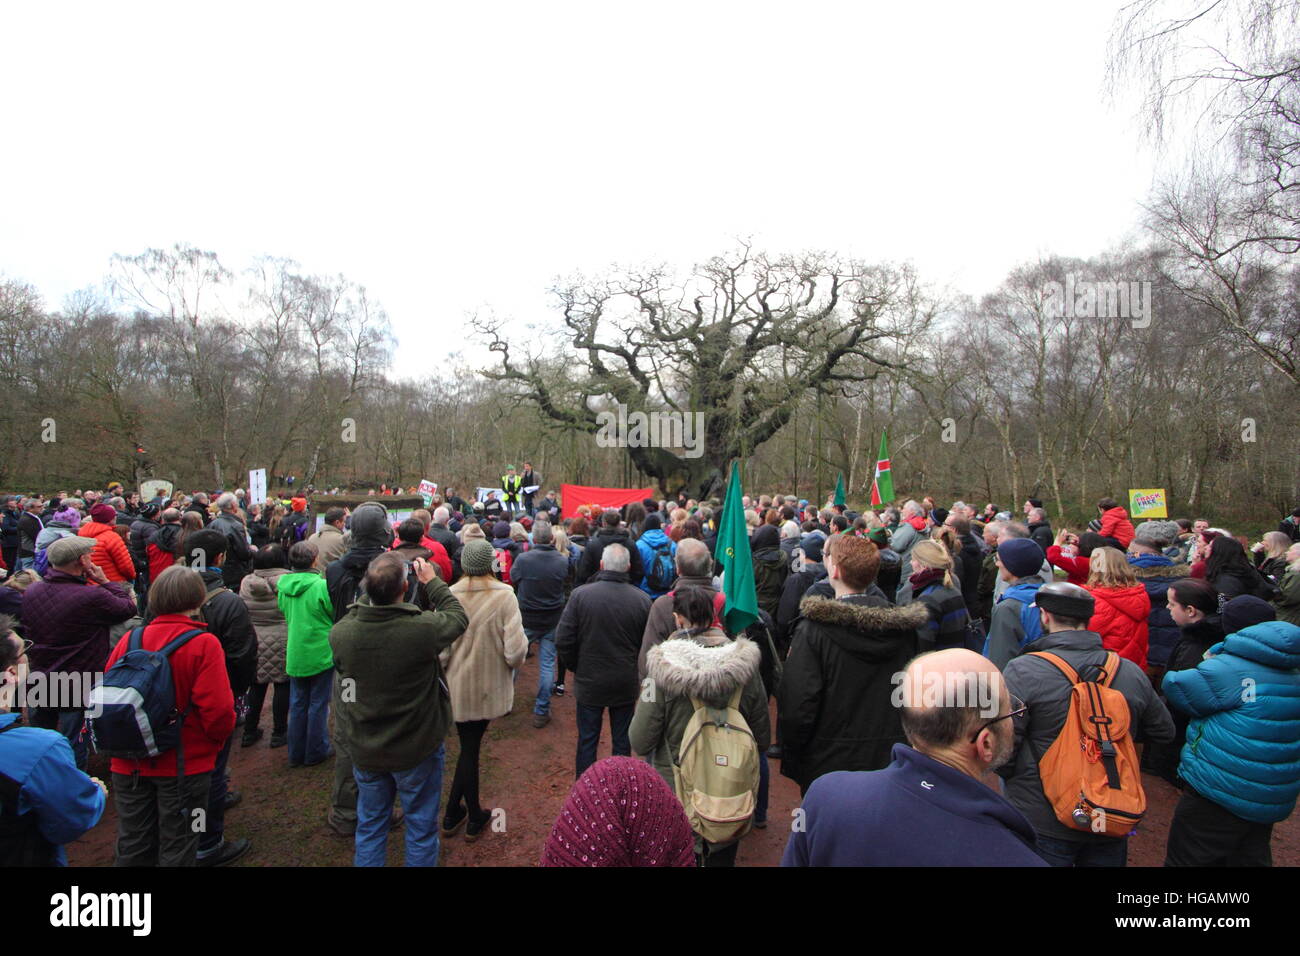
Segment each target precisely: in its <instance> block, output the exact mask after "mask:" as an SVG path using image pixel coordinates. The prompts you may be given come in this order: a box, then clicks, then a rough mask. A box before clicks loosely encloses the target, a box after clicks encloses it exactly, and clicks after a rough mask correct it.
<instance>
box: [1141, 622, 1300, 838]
mask: <svg viewBox="0 0 1300 956" xmlns="http://www.w3.org/2000/svg"><path fill="white" fill-rule="evenodd" d="M1297 668H1300V627H1297V626H1296V625H1294V624H1288V623H1286V622H1285V621H1266V622H1265V623H1263V624H1256V625H1254V626H1252V627H1247V628H1243V629H1242V630H1240V631H1238V632H1237V633H1235V634H1229V635H1228V636H1227V638H1225V639H1224V640H1223V642H1222V643H1219V644H1216V645H1214V646H1213V647H1211V648H1210V650H1209V652H1208V655H1207V657H1206V659H1205V660H1203V661H1202V662H1201V663H1200V664H1198V665H1197V666H1196V667H1195V668H1194V669H1191V670H1183V671H1173V672H1171V673H1168V674H1166V675H1165V679H1164V683H1163V685H1162V687H1163V690H1164V694H1165V698H1166V700H1167V701H1168V703H1169V706H1170V707H1175V708H1177V709H1179V710H1181V711H1184V712H1185V713H1188V714H1191V715H1192V717H1193V718H1195V719H1193V720H1192V722H1191V723H1190V724H1189V725H1188V728H1187V743H1186V744H1185V745H1184V746H1183V754H1182V763H1181V764H1180V765H1179V768H1178V772H1179V774H1181V775H1182V777H1183V779H1185V780H1186V781H1187V782H1188V783H1189V784H1191V785H1192V786H1193V787H1194V788H1196V790H1197V791H1198V792H1199V793H1201V794H1202V795H1203V796H1205V797H1207V798H1208V799H1210V800H1213V801H1214V802H1215V803H1217V804H1219V805H1220V806H1222V807H1224V808H1225V809H1227V810H1229V811H1231V812H1232V813H1235V814H1236V815H1237V816H1239V817H1241V818H1242V819H1244V820H1250V821H1252V822H1254V823H1278V822H1280V821H1282V820H1285V819H1286V818H1287V817H1289V816H1290V815H1291V811H1292V810H1294V809H1295V804H1296V797H1297V796H1298V795H1300V670H1297Z"/></svg>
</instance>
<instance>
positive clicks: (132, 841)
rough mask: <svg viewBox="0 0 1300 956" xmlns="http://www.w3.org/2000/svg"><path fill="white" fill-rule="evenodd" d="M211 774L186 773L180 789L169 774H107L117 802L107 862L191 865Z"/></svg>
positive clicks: (199, 834) (116, 864)
mask: <svg viewBox="0 0 1300 956" xmlns="http://www.w3.org/2000/svg"><path fill="white" fill-rule="evenodd" d="M211 776H212V775H211V774H210V773H194V774H190V775H188V776H186V777H185V778H184V780H185V782H184V785H183V788H182V785H181V784H180V782H179V781H178V780H177V779H176V778H175V777H136V776H132V775H131V774H125V773H115V774H113V776H112V780H113V791H112V792H113V802H114V804H115V805H116V806H117V852H116V854H115V858H114V860H113V865H114V866H194V865H195V860H196V858H197V856H198V852H199V838H200V837H201V836H202V834H203V831H204V830H205V828H206V820H205V819H204V816H205V814H206V808H207V805H208V790H209V787H210V778H211ZM182 810H184V811H185V812H184V813H182Z"/></svg>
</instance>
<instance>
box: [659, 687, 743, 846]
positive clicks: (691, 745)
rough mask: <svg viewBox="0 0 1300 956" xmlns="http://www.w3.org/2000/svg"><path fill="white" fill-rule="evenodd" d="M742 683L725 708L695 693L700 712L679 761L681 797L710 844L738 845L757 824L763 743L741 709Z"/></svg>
mask: <svg viewBox="0 0 1300 956" xmlns="http://www.w3.org/2000/svg"><path fill="white" fill-rule="evenodd" d="M743 691H744V687H743V686H741V687H737V688H736V690H735V692H734V693H733V694H732V695H731V699H730V700H729V701H727V706H726V708H725V709H722V710H719V709H717V708H714V707H710V706H708V705H707V704H705V703H704V702H703V701H700V700H698V699H696V698H694V697H692V698H691V699H690V700H691V705H692V706H693V707H694V708H695V712H694V713H693V714H692V715H691V719H690V721H689V722H687V724H686V730H685V731H684V732H683V733H682V744H681V747H680V748H678V752H677V756H676V757H675V758H674V759H673V782H674V784H675V788H676V790H677V798H678V799H679V800H681V802H682V807H683V808H684V809H685V810H686V817H687V819H689V820H690V822H691V829H692V830H694V831H695V832H696V834H698V835H699V836H700V837H702V838H703V839H705V840H707V841H708V842H710V843H732V842H734V841H736V840H739V839H740V838H741V837H743V836H744V835H745V834H746V833H748V832H749V830H750V827H752V826H753V822H754V809H755V806H756V804H757V797H758V782H759V767H758V761H759V754H758V742H757V741H756V740H754V734H753V732H752V731H750V729H749V724H748V723H746V721H745V718H744V716H743V715H742V714H741V713H740V709H739V704H740V695H741V693H742V692H743Z"/></svg>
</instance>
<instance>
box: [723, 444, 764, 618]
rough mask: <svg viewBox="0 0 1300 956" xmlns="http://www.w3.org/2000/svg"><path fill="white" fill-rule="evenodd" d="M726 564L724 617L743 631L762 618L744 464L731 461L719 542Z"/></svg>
mask: <svg viewBox="0 0 1300 956" xmlns="http://www.w3.org/2000/svg"><path fill="white" fill-rule="evenodd" d="M716 556H717V560H718V563H719V564H721V565H722V568H723V572H722V592H723V594H725V595H726V599H727V600H726V603H725V604H724V605H723V612H722V620H723V623H724V624H726V626H727V630H728V631H730V632H731V633H732V634H739V633H740V632H741V631H743V630H744V629H745V628H747V627H749V625H751V624H753V623H754V622H755V621H757V620H758V592H757V591H756V590H755V589H754V562H753V559H752V558H751V557H750V551H749V526H748V525H746V524H745V509H744V508H743V507H742V506H741V504H740V465H739V463H738V462H732V463H731V480H730V481H729V482H727V497H726V500H725V501H724V502H723V505H722V524H721V525H720V526H719V528H718V542H717V546H716Z"/></svg>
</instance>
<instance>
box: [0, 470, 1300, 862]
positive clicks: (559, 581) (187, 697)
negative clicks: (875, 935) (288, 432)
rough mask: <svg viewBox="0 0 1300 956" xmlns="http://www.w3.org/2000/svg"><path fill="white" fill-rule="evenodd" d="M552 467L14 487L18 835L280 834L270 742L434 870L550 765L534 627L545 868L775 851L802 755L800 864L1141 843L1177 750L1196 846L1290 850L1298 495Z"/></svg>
mask: <svg viewBox="0 0 1300 956" xmlns="http://www.w3.org/2000/svg"><path fill="white" fill-rule="evenodd" d="M540 482H541V479H540V476H539V475H538V474H537V473H536V472H535V471H534V470H533V468H532V465H531V463H529V462H525V463H524V466H523V469H522V470H519V469H515V468H514V467H513V466H509V465H508V466H507V467H506V468H505V469H504V474H503V475H502V476H501V492H502V494H501V495H500V497H499V498H498V497H497V496H496V495H495V492H493V491H489V492H488V493H487V494H485V495H484V499H485V500H483V501H473V502H471V501H469V500H467V499H465V498H463V497H461V496H459V495H455V494H454V492H453V491H452V490H451V489H447V491H446V494H445V495H443V494H436V493H435V494H433V495H430V496H429V500H428V501H427V506H426V507H424V508H417V509H413V510H412V511H411V512H410V513H409V514H404V515H403V514H395V513H394V509H393V508H391V507H390V505H389V504H386V503H385V496H383V495H375V496H368V497H366V498H365V500H364V501H363V502H361V503H355V501H353V502H349V503H348V504H351V505H352V506H345V503H344V502H342V501H340V503H339V504H331V503H330V499H331V495H328V494H325V495H317V496H316V497H315V498H314V499H313V500H312V502H310V503H309V501H308V498H307V497H306V495H304V494H293V495H292V496H291V497H289V498H287V499H284V500H279V501H276V500H272V501H268V502H265V503H262V504H257V505H253V504H250V503H249V501H248V498H247V495H246V494H245V493H244V491H243V490H242V489H240V490H238V491H236V492H225V493H222V492H217V493H207V492H195V493H193V494H190V495H184V494H182V495H174V496H166V495H159V496H156V497H154V498H151V499H150V500H148V501H144V500H142V496H141V495H139V494H138V493H132V494H125V493H124V492H125V490H124V489H121V488H111V489H107V490H106V491H105V492H99V491H97V490H90V491H86V492H79V493H77V494H75V495H72V494H60V495H53V496H48V497H46V496H43V495H30V496H10V497H9V498H7V499H6V500H5V501H4V502H3V505H4V509H5V515H6V521H10V523H12V524H13V525H14V529H13V538H12V546H10V544H9V540H10V539H9V538H6V547H5V550H4V554H3V561H4V564H5V570H6V571H7V576H6V579H5V583H4V584H3V585H2V586H0V615H4V616H0V665H3V668H2V670H3V674H4V685H3V686H4V691H3V693H4V697H3V703H4V705H5V712H4V714H3V715H2V716H0V784H2V785H3V786H4V787H6V788H8V789H7V790H6V793H7V794H8V795H9V796H10V798H16V802H7V803H6V805H7V806H12V807H16V808H17V812H16V813H13V814H11V815H10V816H9V817H8V818H7V819H8V820H9V823H8V825H7V826H6V828H5V829H4V830H3V833H2V834H0V857H2V858H3V859H4V860H5V861H6V862H8V863H9V864H10V865H50V864H54V865H60V864H64V863H66V859H67V856H66V851H65V849H64V847H65V845H66V844H68V843H70V842H72V841H75V840H77V839H79V838H81V837H82V836H83V835H84V834H86V833H87V832H89V831H92V830H93V829H94V828H95V827H102V826H107V825H108V824H106V823H104V822H102V820H101V818H102V816H103V814H104V812H105V810H106V808H107V809H111V810H112V816H113V819H114V820H115V823H114V824H113V825H114V826H115V827H116V835H115V838H114V845H115V850H114V858H115V862H116V863H117V864H118V865H122V866H150V865H177V866H196V865H197V866H222V865H226V864H229V863H232V862H234V861H236V860H240V859H243V858H246V857H247V858H252V859H258V857H259V856H260V855H261V854H267V855H266V856H262V857H261V858H260V859H258V862H264V863H272V864H273V863H275V862H276V860H275V859H274V857H273V855H271V854H270V853H269V851H268V850H266V849H265V848H263V847H259V846H257V845H255V844H256V842H257V841H256V840H255V839H253V838H250V837H249V836H246V835H242V834H241V833H240V830H241V823H240V816H241V810H240V808H241V807H243V808H248V807H250V806H258V805H260V804H261V803H263V802H264V801H269V800H271V799H273V798H272V797H271V794H270V792H269V790H268V789H267V788H266V787H265V786H264V784H265V783H266V781H265V780H263V779H260V778H258V777H256V776H253V777H251V778H249V779H244V780H241V781H240V783H241V787H240V788H239V789H235V788H234V787H233V786H232V783H233V781H232V779H231V775H230V770H229V766H230V756H231V752H232V746H233V742H234V741H235V740H236V738H238V739H239V742H240V749H241V750H245V749H249V748H257V747H261V746H265V747H267V748H268V749H269V750H271V751H278V753H275V754H272V755H271V756H270V758H269V759H270V760H271V766H272V768H273V769H272V770H271V771H269V772H270V773H272V774H293V773H298V772H301V771H300V770H299V768H302V767H311V766H316V765H319V764H325V763H330V764H332V769H333V774H332V778H331V779H332V784H331V786H330V787H329V793H328V794H322V797H323V798H327V799H328V803H329V805H330V809H329V811H328V814H327V816H326V817H325V819H323V820H322V821H320V823H321V824H322V825H326V826H328V828H329V831H330V832H332V833H334V834H337V835H338V836H339V837H340V838H343V839H347V840H349V841H351V843H352V846H353V850H354V852H353V859H354V862H355V863H356V865H358V866H382V865H384V864H385V862H386V860H387V858H388V844H389V836H390V834H391V833H394V832H396V831H402V832H401V836H402V840H401V842H402V843H403V844H404V848H405V852H404V858H405V861H406V863H407V865H412V866H436V865H438V862H439V859H440V856H441V855H442V847H443V845H444V844H445V842H446V841H449V840H459V841H461V842H463V843H464V844H466V845H468V846H472V845H474V844H475V843H477V842H479V841H483V840H488V841H490V840H491V839H492V834H493V833H494V832H495V830H494V825H495V824H494V820H495V817H494V810H493V802H494V801H496V800H498V799H499V797H500V795H501V791H507V792H509V791H511V790H512V788H515V787H520V786H523V785H525V784H526V781H525V780H524V779H523V778H522V777H521V776H519V775H520V774H523V773H524V771H523V770H515V771H512V772H511V773H507V774H505V775H504V776H503V775H502V774H501V773H499V772H493V773H491V774H489V775H488V776H487V778H486V779H487V780H488V781H489V782H490V788H489V789H490V791H491V792H490V793H488V794H487V795H484V794H481V793H480V784H481V782H482V780H483V779H484V766H485V764H491V762H492V761H493V759H494V756H493V754H494V750H495V749H496V747H497V744H496V741H497V740H498V739H500V738H499V736H494V735H493V734H492V733H490V732H489V731H490V729H491V728H493V726H494V725H496V724H499V723H500V722H501V721H503V720H504V719H505V718H506V717H508V716H509V715H510V714H511V713H512V712H513V711H514V709H515V707H516V706H517V704H516V696H517V695H516V690H517V686H518V681H517V677H518V674H519V672H520V670H521V669H522V668H523V667H524V666H525V662H526V661H527V660H528V659H529V658H531V657H533V656H534V655H535V656H536V657H537V660H538V674H537V681H536V684H535V685H533V684H526V685H525V686H524V694H525V700H527V701H529V703H528V710H529V712H530V719H529V721H528V725H529V729H528V730H526V731H523V732H524V733H526V734H531V735H535V739H536V740H538V741H539V742H542V741H544V742H545V743H546V745H547V746H548V747H549V746H557V745H558V746H563V747H565V748H567V749H568V752H570V753H571V754H572V755H573V761H572V779H573V781H574V783H573V788H572V791H571V792H570V793H569V794H568V799H567V800H566V801H565V802H564V805H563V808H562V809H561V810H560V812H559V815H558V816H557V817H556V818H555V820H554V825H553V827H551V829H550V835H549V837H547V838H546V839H545V840H544V841H542V842H540V843H539V844H538V845H537V847H536V848H535V852H536V855H537V859H538V860H539V861H540V862H541V863H542V865H546V866H572V865H578V866H586V865H592V866H595V865H611V866H626V865H648V866H682V865H698V866H714V867H729V866H736V865H743V864H745V863H746V862H747V860H746V847H747V838H750V836H751V834H753V833H755V832H756V831H762V830H765V829H767V828H768V826H769V809H770V806H771V803H772V792H773V784H774V780H775V779H780V778H781V777H784V778H789V779H790V780H792V781H793V782H794V783H795V784H796V785H797V787H798V790H799V794H800V804H799V806H797V807H796V808H795V812H794V814H793V819H794V824H793V825H792V826H791V830H790V833H789V836H788V838H786V839H785V841H784V855H783V858H782V860H781V862H782V864H783V865H786V866H822V865H832V866H842V865H915V866H970V865H976V866H983V865H988V866H1043V865H1053V866H1062V867H1065V866H1124V865H1125V864H1126V863H1127V861H1128V851H1129V847H1130V844H1131V842H1132V840H1133V839H1134V835H1135V834H1139V833H1142V832H1143V828H1144V824H1145V823H1146V820H1145V819H1144V818H1145V817H1146V816H1147V814H1148V811H1149V807H1150V801H1149V794H1150V787H1151V786H1152V784H1151V781H1152V780H1154V779H1157V778H1159V779H1160V780H1161V781H1163V782H1164V783H1171V784H1173V785H1174V786H1175V787H1177V788H1178V792H1179V796H1178V800H1177V806H1176V807H1175V808H1174V810H1173V816H1172V819H1171V820H1170V821H1169V835H1168V839H1167V845H1166V847H1165V851H1164V860H1165V862H1166V863H1167V864H1168V865H1171V866H1210V865H1243V866H1244V865H1264V866H1267V865H1270V864H1271V862H1272V845H1273V827H1274V826H1275V825H1276V824H1278V823H1281V822H1284V821H1286V820H1287V819H1288V818H1289V817H1290V816H1291V814H1292V812H1293V811H1294V808H1295V803H1296V799H1297V795H1300V508H1298V509H1296V510H1295V511H1294V512H1293V513H1292V514H1290V515H1287V516H1285V517H1283V518H1282V520H1281V521H1280V522H1279V524H1278V527H1277V529H1276V530H1273V531H1268V532H1267V533H1265V534H1263V535H1261V536H1260V537H1259V539H1258V540H1256V541H1251V540H1250V539H1248V538H1243V537H1242V536H1238V535H1234V534H1232V533H1230V532H1229V531H1227V530H1225V529H1224V528H1222V527H1219V526H1217V525H1216V523H1215V522H1214V521H1213V520H1211V519H1209V518H1205V517H1198V516H1189V517H1186V518H1178V519H1175V520H1166V519H1157V520H1145V521H1142V520H1139V521H1136V522H1135V521H1134V520H1133V518H1132V517H1131V515H1130V514H1129V512H1128V509H1126V508H1125V507H1124V506H1123V505H1121V504H1120V503H1119V502H1118V501H1117V500H1116V499H1114V498H1110V497H1103V498H1101V499H1099V500H1098V501H1097V503H1096V516H1095V518H1094V519H1093V520H1091V521H1090V522H1088V523H1086V524H1082V526H1079V527H1075V526H1074V523H1073V522H1071V521H1069V520H1067V519H1066V518H1065V517H1064V516H1054V515H1052V514H1051V513H1050V511H1049V509H1048V508H1047V507H1046V506H1045V505H1044V503H1043V501H1041V500H1040V499H1037V498H1032V497H1031V498H1028V499H1026V500H1024V501H1023V502H1022V503H1021V504H1020V505H1019V506H1018V507H1017V508H1016V509H1015V511H1016V513H1015V514H1013V512H1012V510H1011V509H1002V508H1000V507H998V506H997V505H996V504H993V503H989V504H986V505H985V506H984V507H983V508H982V509H977V508H976V507H975V506H974V505H970V504H967V503H966V502H965V501H961V500H958V501H954V502H953V503H952V505H951V506H950V507H948V508H944V507H941V506H938V505H937V504H936V502H935V500H934V499H933V498H930V497H926V498H924V499H922V500H917V499H905V500H903V501H901V502H900V503H898V505H897V506H895V505H894V504H893V503H890V502H883V503H881V504H879V505H878V506H876V507H874V508H864V509H862V510H861V511H858V510H854V509H852V508H850V507H848V506H847V505H846V504H845V503H843V502H840V503H835V502H834V501H832V502H830V503H828V504H827V505H826V506H824V507H818V506H817V505H815V504H814V503H812V502H810V501H809V500H807V499H803V498H799V497H798V496H796V495H792V494H782V495H759V496H751V495H744V494H741V493H740V491H739V485H738V483H736V484H734V485H733V486H731V487H729V489H728V494H727V495H725V496H724V497H720V498H718V497H715V498H710V499H704V500H694V499H690V498H689V497H686V496H685V495H682V496H679V497H678V498H676V499H662V500H657V499H654V498H648V499H645V500H643V501H632V502H629V503H628V504H625V505H622V506H620V507H609V508H602V507H600V506H595V505H590V504H587V503H581V504H577V505H575V506H574V507H573V508H572V509H570V510H565V508H564V503H563V502H562V501H561V500H559V498H557V496H556V492H554V491H552V490H546V491H543V489H542V486H541V484H540ZM381 490H382V491H385V492H386V491H388V490H389V489H387V488H386V487H385V488H383V489H381ZM394 490H396V489H394ZM387 497H388V501H389V502H391V501H392V496H391V495H389V496H387ZM1022 518H1023V520H1021V519H1022ZM11 519H12V520H11ZM7 527H8V526H7ZM570 690H571V694H572V711H573V715H574V722H575V723H576V732H575V731H572V730H566V729H564V728H563V727H561V726H560V725H559V722H557V721H556V720H555V719H554V718H555V714H556V708H557V706H558V705H559V704H560V702H563V706H564V708H565V709H566V712H567V710H568V708H569V706H570V705H569V703H568V702H567V701H565V700H564V698H565V697H566V692H568V691H570ZM268 697H270V699H271V706H270V707H269V711H270V716H269V718H268V717H267V716H266V711H267V710H268V708H267V707H266V706H265V704H266V700H267V698H268ZM178 714H184V717H183V719H179V720H178V719H177V715H178ZM606 714H608V727H609V738H610V741H611V744H610V749H611V751H612V756H610V757H606V758H605V759H599V752H600V749H601V741H602V737H603V736H604V735H605V723H606ZM267 720H269V722H270V727H269V730H270V736H269V740H266V739H265V738H266V734H265V732H264V729H263V728H264V726H265V725H266V721H267ZM146 730H147V731H148V733H147V734H146V733H144V732H145V731H146ZM453 730H454V731H455V734H456V737H457V740H458V749H457V751H456V753H457V759H456V765H455V767H454V769H451V770H450V771H449V769H448V768H447V767H446V766H445V761H446V746H445V742H444V741H445V739H446V738H447V737H448V735H449V734H451V733H452V731H453ZM513 732H516V733H517V732H518V731H513ZM507 733H509V731H508V732H507ZM566 735H567V739H566ZM264 741H265V742H264ZM1080 755H1083V756H1082V757H1081V756H1080ZM89 774H99V776H91V775H89ZM778 775H779V776H778ZM1144 775H1145V781H1144ZM104 776H106V777H107V782H106V783H105V782H104V780H103V779H102V777H104ZM444 778H447V779H444ZM1162 785H1163V783H1162ZM444 787H446V789H447V793H446V794H445V795H444ZM629 800H632V801H633V805H634V806H636V807H638V808H641V814H640V816H638V817H637V818H636V819H635V820H634V819H633V815H632V814H631V813H630V812H629V811H628V801H629ZM863 808H866V809H865V811H864V810H863ZM516 812H518V811H516ZM195 813H197V814H199V816H200V817H201V818H202V820H203V826H202V827H200V828H198V829H191V828H190V827H188V826H186V825H183V824H182V814H185V815H187V816H186V819H189V815H192V814H195ZM227 831H229V833H228V832H227Z"/></svg>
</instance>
